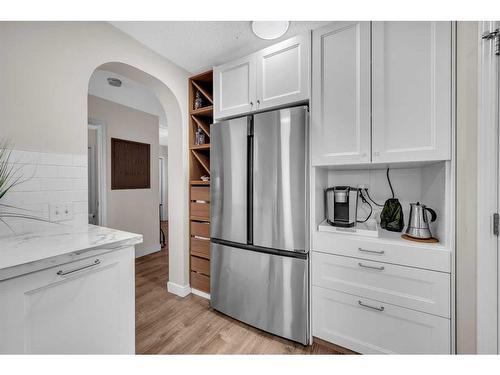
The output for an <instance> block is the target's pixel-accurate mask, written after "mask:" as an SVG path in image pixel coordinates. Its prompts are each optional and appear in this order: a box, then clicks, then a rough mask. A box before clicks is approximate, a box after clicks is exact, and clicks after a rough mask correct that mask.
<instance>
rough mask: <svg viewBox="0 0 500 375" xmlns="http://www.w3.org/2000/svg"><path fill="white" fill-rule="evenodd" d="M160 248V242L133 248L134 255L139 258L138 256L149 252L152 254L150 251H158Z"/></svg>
mask: <svg viewBox="0 0 500 375" xmlns="http://www.w3.org/2000/svg"><path fill="white" fill-rule="evenodd" d="M160 250H161V245H160V244H156V245H153V246H147V247H144V248H141V249H138V248H137V247H136V248H135V257H136V258H140V257H143V256H144V255H149V254H152V253H156V252H157V251H160Z"/></svg>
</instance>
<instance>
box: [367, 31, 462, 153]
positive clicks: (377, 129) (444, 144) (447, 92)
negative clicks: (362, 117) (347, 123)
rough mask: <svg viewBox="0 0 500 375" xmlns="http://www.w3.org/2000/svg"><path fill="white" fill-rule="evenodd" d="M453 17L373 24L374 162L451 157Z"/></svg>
mask: <svg viewBox="0 0 500 375" xmlns="http://www.w3.org/2000/svg"><path fill="white" fill-rule="evenodd" d="M451 29H452V24H451V22H373V23H372V43H373V45H372V60H373V61H372V64H373V66H372V72H373V82H372V106H373V107H372V116H373V117H372V137H373V143H372V151H373V155H372V161H373V162H400V161H424V160H446V159H450V148H451V100H452V95H451V61H452V57H451V44H452V40H451Z"/></svg>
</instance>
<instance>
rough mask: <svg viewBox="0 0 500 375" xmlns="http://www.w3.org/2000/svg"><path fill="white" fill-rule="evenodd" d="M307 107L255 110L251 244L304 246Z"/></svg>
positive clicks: (281, 247)
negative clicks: (262, 111) (261, 111)
mask: <svg viewBox="0 0 500 375" xmlns="http://www.w3.org/2000/svg"><path fill="white" fill-rule="evenodd" d="M307 120H308V111H307V107H295V108H287V109H282V110H279V111H272V112H264V113H259V114H256V115H254V125H253V138H254V140H253V150H254V152H253V244H254V245H255V246H262V247H267V248H272V249H278V250H289V251H306V250H307V248H308V247H307V239H306V218H307V212H306V163H307V159H306V139H307Z"/></svg>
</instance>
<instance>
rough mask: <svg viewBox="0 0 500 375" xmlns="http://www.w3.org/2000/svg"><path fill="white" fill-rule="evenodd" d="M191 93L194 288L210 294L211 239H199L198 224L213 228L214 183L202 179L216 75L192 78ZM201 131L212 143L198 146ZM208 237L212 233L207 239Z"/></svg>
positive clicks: (191, 267)
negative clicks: (198, 105)
mask: <svg viewBox="0 0 500 375" xmlns="http://www.w3.org/2000/svg"><path fill="white" fill-rule="evenodd" d="M188 90H189V115H190V121H189V140H188V142H189V151H188V152H189V179H190V181H189V218H190V220H191V224H190V226H189V246H190V248H189V251H190V254H191V256H190V259H189V270H190V286H191V288H193V289H197V290H200V291H203V292H205V293H210V256H209V253H210V252H209V243H210V239H209V238H207V239H204V240H199V239H197V238H196V237H195V236H196V234H197V233H198V232H197V230H198V231H199V225H195V223H200V222H201V223H204V224H201V225H203V226H205V225H207V226H208V228H209V225H210V224H209V223H210V181H203V180H202V179H201V177H203V176H210V146H211V145H210V126H211V124H212V122H213V104H214V97H213V73H212V71H209V72H204V73H201V74H198V75H196V76H193V77H191V78H190V79H189V81H188ZM197 92H199V97H201V99H202V103H203V104H202V105H204V106H203V107H202V108H198V109H194V103H195V99H196V95H197V94H196V93H197ZM198 129H201V131H202V132H203V133H204V134H205V140H206V141H207V142H208V143H205V144H201V145H195V140H196V132H197V130H198ZM197 228H198V229H197ZM203 229H204V230H205V229H207V228H203ZM207 230H208V229H207ZM208 233H209V230H208V231H207V233H206V235H208ZM207 243H208V245H207ZM201 250H202V251H201ZM200 251H201V252H200ZM207 254H208V255H207Z"/></svg>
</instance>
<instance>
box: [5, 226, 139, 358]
mask: <svg viewBox="0 0 500 375" xmlns="http://www.w3.org/2000/svg"><path fill="white" fill-rule="evenodd" d="M141 242H142V236H141V235H138V234H133V233H127V232H122V231H118V230H114V229H109V228H103V227H97V226H93V225H87V226H80V227H70V226H65V225H57V226H54V229H50V230H46V231H44V232H41V233H28V234H23V235H17V236H8V237H0V354H22V353H25V354H133V353H134V352H135V301H134V296H135V290H134V285H135V283H134V258H135V256H134V255H135V252H134V246H135V245H136V244H138V243H141Z"/></svg>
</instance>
